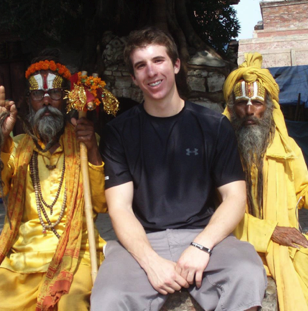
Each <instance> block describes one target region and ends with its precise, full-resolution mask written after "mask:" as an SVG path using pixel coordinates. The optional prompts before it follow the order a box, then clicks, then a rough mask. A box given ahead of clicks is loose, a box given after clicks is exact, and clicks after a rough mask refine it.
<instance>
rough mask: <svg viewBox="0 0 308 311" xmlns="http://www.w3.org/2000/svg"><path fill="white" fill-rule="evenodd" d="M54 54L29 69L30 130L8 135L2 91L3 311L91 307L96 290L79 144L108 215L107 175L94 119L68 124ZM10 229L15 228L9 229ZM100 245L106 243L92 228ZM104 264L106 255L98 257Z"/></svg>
mask: <svg viewBox="0 0 308 311" xmlns="http://www.w3.org/2000/svg"><path fill="white" fill-rule="evenodd" d="M57 56H58V55H57V53H55V52H54V50H53V53H51V51H49V53H47V54H45V53H43V54H42V55H40V56H39V57H38V58H36V59H34V60H33V63H32V65H31V66H30V67H29V69H28V70H27V72H26V78H27V80H28V85H29V97H28V104H29V108H30V114H29V116H28V122H29V124H30V128H29V129H28V130H27V132H28V133H27V134H26V135H25V134H22V135H18V136H16V137H14V138H13V139H12V138H11V137H10V133H11V131H12V130H13V127H14V124H15V122H16V118H17V110H16V107H15V104H14V102H10V101H5V93H4V88H3V87H2V86H1V87H0V112H1V113H6V114H7V117H6V119H5V121H4V123H3V125H2V128H1V131H2V135H3V137H4V142H3V146H2V151H1V160H2V161H3V164H4V169H3V171H2V180H3V182H4V194H7V193H8V195H9V198H8V215H9V218H10V223H9V220H8V218H6V221H5V224H4V228H3V230H2V233H1V237H0V310H3V311H4V310H5V311H8V310H11V311H13V310H14V311H19V310H20V311H21V310H62V311H64V310H80V311H81V310H82V311H86V310H89V307H90V306H89V297H90V293H91V288H92V280H91V266H90V264H91V263H90V254H89V245H88V236H87V228H86V221H85V216H84V198H83V184H82V178H81V172H80V156H79V141H82V142H84V143H85V145H86V147H87V149H88V153H89V156H88V159H89V176H90V182H91V191H92V201H93V207H94V212H95V213H94V214H95V215H96V213H97V212H106V205H105V197H104V171H103V165H102V159H101V156H100V154H99V151H98V146H97V142H96V138H95V133H94V128H93V125H92V124H91V122H90V121H88V120H86V119H85V118H82V119H80V120H78V121H76V120H74V124H75V127H74V126H73V125H72V124H70V123H68V122H65V115H66V112H65V105H66V102H65V101H64V100H63V97H64V95H65V93H64V89H65V88H67V85H69V77H70V73H69V71H68V69H67V68H66V67H65V66H64V65H63V64H61V63H60V62H59V61H58V59H57ZM10 224H11V226H10ZM95 236H96V241H97V248H98V249H101V248H102V247H103V245H104V244H105V241H104V240H103V239H101V238H100V236H99V234H98V232H97V230H96V231H95ZM98 254H99V262H101V261H102V259H103V255H102V252H99V253H98Z"/></svg>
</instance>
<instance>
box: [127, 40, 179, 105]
mask: <svg viewBox="0 0 308 311" xmlns="http://www.w3.org/2000/svg"><path fill="white" fill-rule="evenodd" d="M131 61H132V64H133V68H134V76H132V79H133V82H134V83H135V84H136V85H137V86H139V87H140V89H141V90H142V92H143V96H144V99H145V101H146V102H147V101H153V100H154V101H160V100H165V99H168V98H171V96H172V94H173V92H174V91H175V90H176V84H175V74H177V73H178V72H179V70H180V60H179V59H178V60H177V61H176V62H175V64H174V65H173V63H172V61H171V59H170V57H169V56H168V54H167V51H166V47H165V46H162V45H151V44H150V45H147V46H146V47H144V48H137V49H136V50H134V51H133V52H132V54H131Z"/></svg>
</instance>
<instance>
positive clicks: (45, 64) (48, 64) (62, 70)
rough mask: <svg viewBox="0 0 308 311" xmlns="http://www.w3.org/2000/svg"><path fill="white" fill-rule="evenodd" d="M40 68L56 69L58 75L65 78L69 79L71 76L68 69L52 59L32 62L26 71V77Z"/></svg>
mask: <svg viewBox="0 0 308 311" xmlns="http://www.w3.org/2000/svg"><path fill="white" fill-rule="evenodd" d="M40 70H52V71H56V72H57V73H58V74H59V75H61V76H63V77H64V78H65V79H67V80H69V79H70V77H71V73H70V71H69V70H68V69H67V68H66V67H65V66H64V65H62V64H60V63H55V62H54V61H53V60H51V61H49V60H44V61H39V62H37V63H34V64H32V65H31V66H30V67H29V68H28V69H27V71H26V73H25V76H26V79H28V78H29V77H30V75H32V74H33V73H35V72H37V71H40Z"/></svg>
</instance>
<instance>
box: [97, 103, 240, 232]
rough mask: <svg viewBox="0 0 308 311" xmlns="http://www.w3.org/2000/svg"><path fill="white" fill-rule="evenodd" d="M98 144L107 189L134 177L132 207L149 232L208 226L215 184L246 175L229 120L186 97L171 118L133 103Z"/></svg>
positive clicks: (222, 183)
mask: <svg viewBox="0 0 308 311" xmlns="http://www.w3.org/2000/svg"><path fill="white" fill-rule="evenodd" d="M100 146H101V151H102V156H103V161H104V162H105V175H106V177H105V178H106V184H105V186H106V189H108V188H110V187H113V186H117V185H120V184H123V183H126V182H129V181H133V184H134V197H133V210H134V213H135V215H136V217H137V218H138V219H139V221H140V222H141V224H142V225H143V227H144V228H145V230H146V231H147V232H152V231H159V230H165V229H179V228H204V227H205V226H206V225H207V224H208V222H209V220H210V218H211V216H212V215H213V213H214V210H215V198H216V190H215V189H216V188H217V187H220V186H222V185H225V184H228V183H230V182H233V181H237V180H244V174H243V170H242V166H241V162H240V158H239V154H238V150H237V143H236V138H235V135H234V131H233V129H232V127H231V124H230V122H229V120H228V119H227V118H226V117H225V116H223V115H221V114H219V113H216V112H214V111H212V110H210V109H207V108H204V107H201V106H198V105H196V104H193V103H191V102H187V101H186V102H185V107H184V108H183V110H182V111H181V112H180V113H179V114H177V115H175V116H172V117H167V118H158V117H153V116H150V115H149V114H147V113H146V111H145V110H144V108H143V104H140V105H138V106H135V107H133V108H132V109H130V110H128V111H126V112H125V113H123V114H122V115H120V116H118V117H117V118H115V119H114V120H112V121H111V122H109V123H108V124H107V125H106V128H105V131H104V133H103V135H102V139H101V144H100Z"/></svg>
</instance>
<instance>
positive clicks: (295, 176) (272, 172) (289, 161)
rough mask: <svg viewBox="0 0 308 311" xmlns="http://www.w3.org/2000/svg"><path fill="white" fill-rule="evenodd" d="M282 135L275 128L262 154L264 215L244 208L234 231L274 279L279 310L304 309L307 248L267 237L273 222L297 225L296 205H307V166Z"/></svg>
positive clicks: (306, 301)
mask: <svg viewBox="0 0 308 311" xmlns="http://www.w3.org/2000/svg"><path fill="white" fill-rule="evenodd" d="M285 139H286V138H285ZM285 139H284V140H282V139H281V136H280V134H279V131H277V130H276V133H275V137H274V140H273V143H272V144H271V145H270V146H269V147H268V149H267V152H266V154H265V157H264V167H263V174H264V175H263V202H264V206H263V215H264V219H259V218H256V217H254V216H252V215H250V214H248V212H247V213H246V214H245V217H244V219H243V221H242V222H241V223H240V225H239V226H238V227H237V228H236V230H235V234H236V236H237V237H238V238H239V239H241V240H243V241H248V242H250V243H251V244H253V246H254V247H255V249H256V251H257V252H258V253H259V255H260V256H261V258H262V260H263V263H264V267H265V269H266V271H267V274H268V275H269V276H272V277H273V278H274V280H275V281H276V285H277V291H278V300H279V309H280V311H291V310H292V311H293V310H294V311H299V310H300V311H305V310H308V306H307V304H308V256H307V255H308V249H305V248H303V247H300V249H295V248H292V247H286V246H281V245H279V244H277V243H274V242H272V241H271V236H272V233H273V231H274V229H275V227H276V225H278V226H286V227H295V228H297V229H298V217H297V215H298V213H297V212H298V211H297V207H298V208H302V207H305V208H308V173H307V166H306V163H305V160H304V157H303V155H302V152H301V150H300V148H299V147H298V146H297V144H296V143H295V142H294V140H293V139H292V138H290V137H288V141H287V143H288V148H285V145H284V142H285ZM291 150H292V151H291ZM254 174H255V172H252V178H253V179H254ZM253 185H256V183H253ZM253 190H255V189H253Z"/></svg>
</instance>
